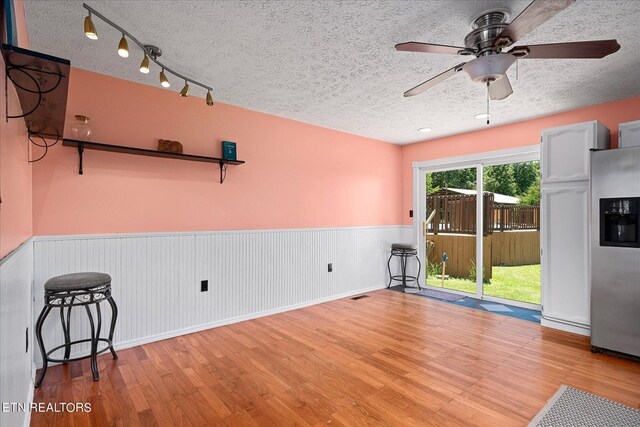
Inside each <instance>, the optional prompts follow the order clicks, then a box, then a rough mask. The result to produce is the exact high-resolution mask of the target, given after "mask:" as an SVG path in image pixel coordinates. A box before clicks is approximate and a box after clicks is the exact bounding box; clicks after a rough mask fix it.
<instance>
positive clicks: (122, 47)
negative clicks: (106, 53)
mask: <svg viewBox="0 0 640 427" xmlns="http://www.w3.org/2000/svg"><path fill="white" fill-rule="evenodd" d="M118 55H120V56H121V57H123V58H128V57H129V44H128V43H127V39H126V37H125V36H124V34H123V35H122V38H121V39H120V43H118Z"/></svg>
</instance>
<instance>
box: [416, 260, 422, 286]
mask: <svg viewBox="0 0 640 427" xmlns="http://www.w3.org/2000/svg"><path fill="white" fill-rule="evenodd" d="M416 261H418V275H417V276H416V283H417V284H418V289H420V290H422V286H420V270H421V269H422V263H421V262H420V258H418V255H416Z"/></svg>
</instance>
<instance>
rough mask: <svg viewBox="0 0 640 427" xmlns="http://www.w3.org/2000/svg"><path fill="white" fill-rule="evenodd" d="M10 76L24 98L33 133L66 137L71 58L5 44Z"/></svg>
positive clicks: (13, 117)
mask: <svg viewBox="0 0 640 427" xmlns="http://www.w3.org/2000/svg"><path fill="white" fill-rule="evenodd" d="M2 56H3V57H4V62H5V65H6V70H7V71H6V75H7V79H8V80H11V82H13V85H14V87H15V89H16V92H17V94H18V99H19V100H20V106H21V107H22V113H23V114H20V115H13V116H10V115H9V112H7V118H10V119H15V118H20V117H24V121H25V124H26V126H27V131H28V132H29V135H30V136H31V135H37V136H39V137H42V138H47V139H56V140H58V139H59V138H61V137H62V134H63V131H64V121H65V115H66V110H67V91H68V86H69V68H70V62H69V61H68V60H66V59H62V58H57V57H55V56H50V55H45V54H44V53H40V52H34V51H32V50H27V49H22V48H19V47H16V46H11V45H7V44H3V45H2Z"/></svg>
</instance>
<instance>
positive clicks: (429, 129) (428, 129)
mask: <svg viewBox="0 0 640 427" xmlns="http://www.w3.org/2000/svg"><path fill="white" fill-rule="evenodd" d="M418 131H419V132H425V133H426V132H431V128H420V129H418Z"/></svg>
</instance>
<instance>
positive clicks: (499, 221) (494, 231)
mask: <svg viewBox="0 0 640 427" xmlns="http://www.w3.org/2000/svg"><path fill="white" fill-rule="evenodd" d="M482 187H483V190H484V193H485V195H484V203H485V205H484V210H483V212H484V216H485V230H484V233H483V240H484V242H483V244H484V260H483V266H484V276H485V277H484V280H483V294H484V295H489V296H493V297H499V298H505V299H509V300H514V301H522V302H527V303H532V304H540V164H539V162H538V161H532V162H520V163H510V164H503V165H495V166H485V167H484V169H483V184H482Z"/></svg>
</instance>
